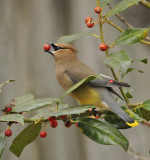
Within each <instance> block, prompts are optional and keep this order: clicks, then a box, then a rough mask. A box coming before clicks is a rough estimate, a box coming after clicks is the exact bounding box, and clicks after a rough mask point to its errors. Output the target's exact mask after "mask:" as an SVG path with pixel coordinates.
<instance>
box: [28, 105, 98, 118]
mask: <svg viewBox="0 0 150 160" xmlns="http://www.w3.org/2000/svg"><path fill="white" fill-rule="evenodd" d="M91 108H95V106H94V105H79V106H72V107H68V108H64V109H61V110H59V111H54V112H47V113H40V114H38V115H35V116H34V117H32V118H31V119H39V117H43V118H48V117H54V116H55V117H58V116H65V115H79V114H81V113H85V112H86V111H87V110H88V109H91Z"/></svg>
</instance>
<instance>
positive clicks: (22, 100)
mask: <svg viewBox="0 0 150 160" xmlns="http://www.w3.org/2000/svg"><path fill="white" fill-rule="evenodd" d="M14 100H15V104H16V106H19V105H24V104H25V103H29V102H31V101H32V102H33V100H34V96H33V95H32V94H30V93H28V94H25V95H23V96H20V97H17V98H15V99H14Z"/></svg>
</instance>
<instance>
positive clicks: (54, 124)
mask: <svg viewBox="0 0 150 160" xmlns="http://www.w3.org/2000/svg"><path fill="white" fill-rule="evenodd" d="M50 125H51V127H53V128H56V127H57V125H58V123H57V121H56V120H54V121H51V123H50Z"/></svg>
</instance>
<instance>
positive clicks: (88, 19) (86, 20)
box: [85, 17, 93, 23]
mask: <svg viewBox="0 0 150 160" xmlns="http://www.w3.org/2000/svg"><path fill="white" fill-rule="evenodd" d="M88 21H90V22H91V21H93V19H92V18H91V17H86V18H85V23H87V22H88Z"/></svg>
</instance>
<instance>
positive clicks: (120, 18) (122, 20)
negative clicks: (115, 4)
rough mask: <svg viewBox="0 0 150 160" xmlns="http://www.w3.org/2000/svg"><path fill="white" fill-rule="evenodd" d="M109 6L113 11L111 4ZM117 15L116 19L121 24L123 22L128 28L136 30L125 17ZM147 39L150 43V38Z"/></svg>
mask: <svg viewBox="0 0 150 160" xmlns="http://www.w3.org/2000/svg"><path fill="white" fill-rule="evenodd" d="M107 5H108V7H109V8H110V9H112V6H111V5H110V4H107ZM115 15H116V17H117V18H118V19H119V20H120V21H121V22H123V23H124V24H126V25H127V26H128V28H134V27H133V26H132V25H131V24H130V23H129V22H127V21H126V20H125V18H124V17H122V16H120V15H119V14H115ZM145 39H146V40H148V41H150V37H148V36H147V37H145Z"/></svg>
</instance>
